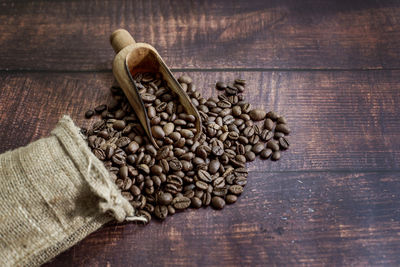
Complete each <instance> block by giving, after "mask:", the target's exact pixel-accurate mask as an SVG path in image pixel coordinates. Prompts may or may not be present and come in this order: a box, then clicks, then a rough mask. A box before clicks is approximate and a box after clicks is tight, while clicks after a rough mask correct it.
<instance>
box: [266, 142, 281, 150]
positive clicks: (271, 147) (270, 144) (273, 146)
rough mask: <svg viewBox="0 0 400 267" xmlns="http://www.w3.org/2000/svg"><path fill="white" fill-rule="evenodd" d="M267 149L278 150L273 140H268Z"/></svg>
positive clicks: (276, 143)
mask: <svg viewBox="0 0 400 267" xmlns="http://www.w3.org/2000/svg"><path fill="white" fill-rule="evenodd" d="M267 147H268V148H270V149H272V151H278V150H279V144H278V142H277V141H275V140H269V141H268V142H267Z"/></svg>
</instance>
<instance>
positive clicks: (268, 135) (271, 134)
mask: <svg viewBox="0 0 400 267" xmlns="http://www.w3.org/2000/svg"><path fill="white" fill-rule="evenodd" d="M272 137H274V132H273V131H270V130H268V129H264V130H262V132H261V134H260V138H261V140H263V141H269V140H270V139H271V138H272Z"/></svg>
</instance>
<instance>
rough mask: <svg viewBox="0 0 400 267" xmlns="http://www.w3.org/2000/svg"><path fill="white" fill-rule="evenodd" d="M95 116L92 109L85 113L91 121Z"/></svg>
mask: <svg viewBox="0 0 400 267" xmlns="http://www.w3.org/2000/svg"><path fill="white" fill-rule="evenodd" d="M93 115H94V111H93V110H91V109H89V110H88V111H86V113H85V117H86V119H90V118H91V117H92V116H93Z"/></svg>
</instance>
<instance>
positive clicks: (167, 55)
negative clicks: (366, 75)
mask: <svg viewBox="0 0 400 267" xmlns="http://www.w3.org/2000/svg"><path fill="white" fill-rule="evenodd" d="M0 4H1V9H0V47H1V50H0V58H1V61H0V69H3V70H4V69H11V70H17V69H42V70H43V69H46V70H99V69H110V67H111V60H112V58H113V51H112V49H111V47H110V45H109V43H108V38H109V35H110V33H111V32H112V31H113V30H115V29H117V28H120V27H123V28H127V29H128V30H130V31H131V32H132V34H133V35H134V37H135V38H136V40H137V41H140V42H147V43H150V44H152V45H153V46H155V47H156V48H157V49H158V51H159V52H160V54H161V55H162V56H163V57H164V59H165V60H166V62H167V63H168V64H169V66H170V67H172V68H185V69H187V68H206V69H212V68H214V69H215V68H224V69H225V68H267V69H271V68H274V69H275V68H278V69H279V68H281V69H282V68H284V69H325V68H329V69H376V68H378V69H380V68H399V67H400V52H399V51H400V50H399V47H400V24H399V23H397V22H398V21H399V20H400V4H399V2H398V1H394V0H390V1H389V0H388V1H361V0H360V1H358V0H357V1H351V2H349V1H318V0H305V1H296V0H284V1H282V0H274V1H262V0H250V1H240V0H235V1H231V0H221V1H213V0H207V1H162V0H152V1H148V0H143V1H128V0H126V1H95V2H93V1H90V2H86V1H45V0H40V1H27V0H24V1H1V3H0Z"/></svg>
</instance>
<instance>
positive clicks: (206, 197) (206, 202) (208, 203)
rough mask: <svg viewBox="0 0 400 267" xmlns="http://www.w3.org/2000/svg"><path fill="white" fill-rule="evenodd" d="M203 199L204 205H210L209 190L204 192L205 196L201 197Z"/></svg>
mask: <svg viewBox="0 0 400 267" xmlns="http://www.w3.org/2000/svg"><path fill="white" fill-rule="evenodd" d="M201 201H202V204H203V206H209V205H210V204H211V194H210V193H208V192H207V193H205V194H203V196H202V197H201Z"/></svg>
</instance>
